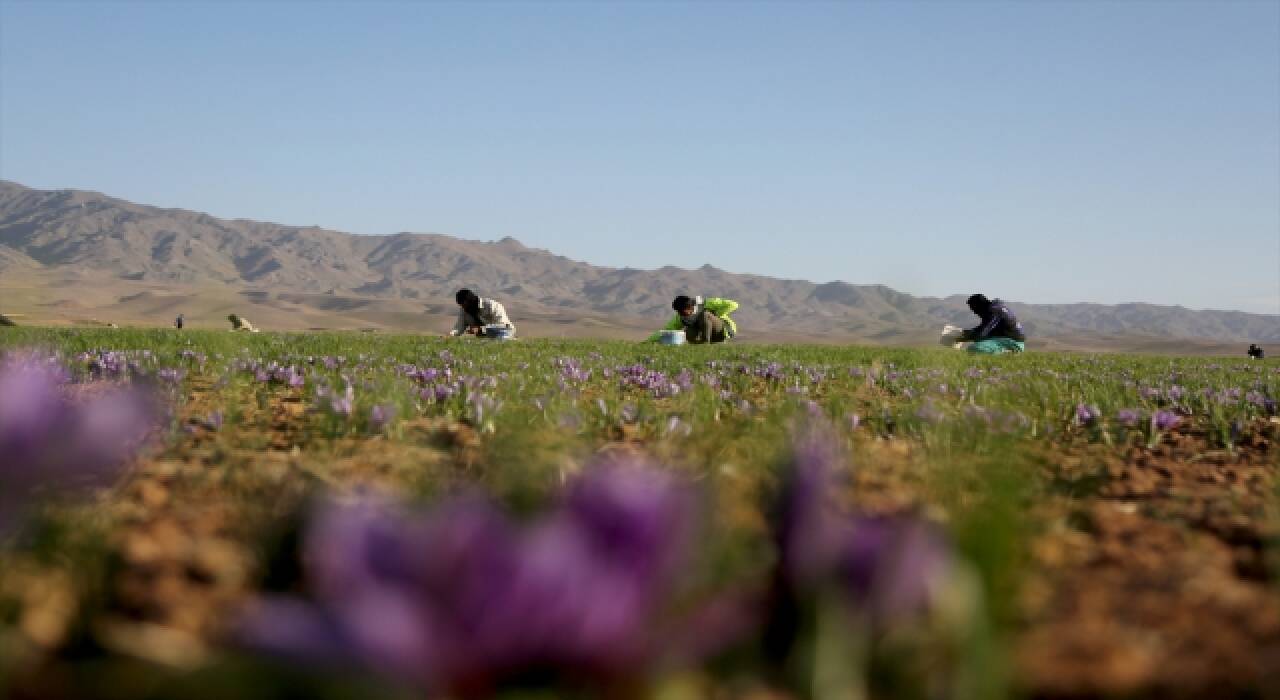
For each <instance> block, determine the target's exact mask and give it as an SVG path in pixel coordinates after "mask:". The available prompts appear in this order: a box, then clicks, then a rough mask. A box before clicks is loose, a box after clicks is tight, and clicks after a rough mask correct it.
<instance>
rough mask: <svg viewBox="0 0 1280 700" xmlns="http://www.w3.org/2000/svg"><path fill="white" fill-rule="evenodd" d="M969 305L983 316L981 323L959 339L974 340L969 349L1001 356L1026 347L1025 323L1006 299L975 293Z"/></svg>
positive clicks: (970, 308) (1023, 349)
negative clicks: (1019, 318) (1023, 325)
mask: <svg viewBox="0 0 1280 700" xmlns="http://www.w3.org/2000/svg"><path fill="white" fill-rule="evenodd" d="M968 304H969V310H970V311H972V312H973V313H975V314H977V315H978V318H980V319H982V323H979V324H978V325H977V326H975V327H973V328H970V329H969V330H967V331H965V332H964V333H962V334H960V338H959V339H960V340H962V341H965V342H968V343H971V344H970V345H969V352H974V353H979V354H983V355H999V354H1001V353H1006V352H1024V351H1025V350H1026V349H1027V345H1026V342H1027V335H1026V333H1024V332H1023V330H1022V324H1021V323H1018V319H1017V317H1015V316H1014V315H1013V312H1012V311H1010V310H1009V307H1008V306H1006V305H1005V303H1004V302H1003V301H1000V300H999V299H988V298H986V297H985V296H983V295H982V294H974V295H973V296H971V297H969V300H968Z"/></svg>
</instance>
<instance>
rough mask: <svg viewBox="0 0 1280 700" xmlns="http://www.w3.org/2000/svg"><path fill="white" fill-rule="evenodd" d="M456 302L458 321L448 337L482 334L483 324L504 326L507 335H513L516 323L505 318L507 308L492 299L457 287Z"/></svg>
mask: <svg viewBox="0 0 1280 700" xmlns="http://www.w3.org/2000/svg"><path fill="white" fill-rule="evenodd" d="M454 301H456V302H458V321H457V323H454V324H453V330H451V331H449V334H448V337H450V338H454V337H457V336H460V335H476V336H481V337H483V336H484V329H485V326H506V327H507V329H508V331H509V337H513V338H514V337H515V335H516V325H515V324H514V323H512V322H511V319H509V318H507V310H506V309H505V308H503V306H502V304H500V303H498V302H497V301H495V300H493V299H485V298H483V297H481V296H480V295H478V294H476V293H475V292H473V291H471V290H470V289H459V290H458V293H457V294H455V295H454Z"/></svg>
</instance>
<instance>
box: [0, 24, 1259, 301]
mask: <svg viewBox="0 0 1280 700" xmlns="http://www.w3.org/2000/svg"><path fill="white" fill-rule="evenodd" d="M0 177H2V178H4V179H9V180H14V181H17V182H20V183H22V184H25V185H29V186H33V187H39V188H61V187H74V188H84V189H92V190H97V191H101V192H105V193H107V194H111V195H114V196H118V197H122V198H125V199H130V200H133V201H137V202H141V203H144V204H154V205H159V206H178V207H183V208H188V209H196V210H201V211H207V212H210V213H212V214H214V215H217V216H224V217H243V218H252V219H263V220H269V221H277V222H281V223H289V224H299V225H310V224H318V225H322V226H325V227H329V228H336V229H340V230H346V231H352V232H357V233H391V232H397V231H421V232H441V233H449V234H452V235H457V236H461V237H464V238H474V239H482V240H493V239H497V238H501V237H503V236H507V235H510V236H514V237H516V238H518V239H520V240H521V241H523V242H525V243H526V244H528V245H531V246H535V247H540V248H547V249H550V250H552V251H554V252H556V253H558V254H561V255H566V256H569V257H572V258H577V259H583V260H587V261H590V262H593V263H597V264H605V265H612V266H630V267H658V266H661V265H664V264H668V263H670V264H676V265H680V266H683V267H696V266H698V265H701V264H703V263H708V262H709V263H711V264H713V265H716V266H717V267H722V268H725V269H728V270H732V271H735V272H754V273H762V274H768V275H774V276H780V277H792V278H803V279H811V280H815V281H819V282H822V281H828V280H832V279H842V280H846V281H849V282H853V283H883V284H887V285H890V286H892V287H894V288H897V289H899V290H901V291H905V292H909V293H913V294H927V295H938V296H941V295H948V294H956V293H965V294H967V293H970V292H973V291H984V292H986V293H988V294H992V295H998V296H1002V297H1005V298H1007V299H1016V300H1021V301H1027V302H1045V303H1055V302H1073V301H1095V302H1104V303H1115V302H1124V301H1149V302H1156V303H1166V304H1182V305H1185V306H1190V307H1193V308H1230V309H1241V310H1248V311H1258V312H1265V313H1280V3H1277V2H1272V1H1265V2H1263V1H1259V2H1248V1H1238V0H1237V1H1230V0H1228V1H1225V2H1178V1H1175V0H1170V1H1168V2H1155V1H1147V2H1141V1H1132V2H1118V1H1117V2H1066V1H1059V2H1035V3H1033V2H976V1H975V2H971V1H968V0H952V1H949V2H941V1H938V2H920V3H907V2H852V3H837V4H824V3H800V2H792V3H730V2H701V3H688V4H685V3H667V2H647V3H637V4H626V3H568V2H563V3H545V4H544V3H534V2H521V3H510V4H503V3H489V2H480V3H458V4H452V3H426V2H422V3H418V2H399V3H395V2H386V3H379V2H363V3H354V2H352V3H344V2H330V3H304V2H279V3H266V2H219V3H214V2H209V3H201V2H173V3H165V2H141V1H139V2H109V1H106V0H103V1H99V2H89V3H77V2H23V1H21V0H0ZM704 291H706V292H707V293H714V292H715V290H704Z"/></svg>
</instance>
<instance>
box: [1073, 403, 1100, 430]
mask: <svg viewBox="0 0 1280 700" xmlns="http://www.w3.org/2000/svg"><path fill="white" fill-rule="evenodd" d="M1100 417H1102V411H1101V410H1099V409H1098V407H1097V406H1089V405H1085V404H1082V403H1081V404H1076V422H1077V423H1079V424H1080V425H1093V424H1094V423H1095V422H1097V420H1098V418H1100Z"/></svg>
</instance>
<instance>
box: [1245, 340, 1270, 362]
mask: <svg viewBox="0 0 1280 700" xmlns="http://www.w3.org/2000/svg"><path fill="white" fill-rule="evenodd" d="M1266 356H1267V353H1265V352H1263V351H1262V348H1261V347H1259V346H1258V344H1257V343H1253V344H1251V345H1250V346H1249V357H1251V358H1253V359H1255V360H1261V359H1264V358H1265V357H1266Z"/></svg>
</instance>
